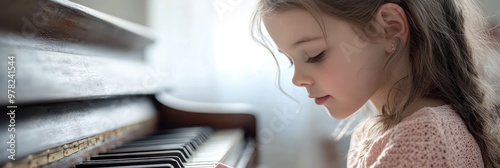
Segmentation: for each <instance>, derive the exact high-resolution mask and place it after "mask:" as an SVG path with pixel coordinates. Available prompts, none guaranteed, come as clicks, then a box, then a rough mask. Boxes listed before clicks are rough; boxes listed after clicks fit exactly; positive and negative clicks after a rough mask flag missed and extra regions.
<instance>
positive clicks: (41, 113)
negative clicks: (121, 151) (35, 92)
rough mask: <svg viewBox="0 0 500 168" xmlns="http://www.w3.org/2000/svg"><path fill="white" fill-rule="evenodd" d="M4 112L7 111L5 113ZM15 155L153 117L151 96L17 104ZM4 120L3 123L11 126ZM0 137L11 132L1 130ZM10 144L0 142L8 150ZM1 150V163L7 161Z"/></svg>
mask: <svg viewBox="0 0 500 168" xmlns="http://www.w3.org/2000/svg"><path fill="white" fill-rule="evenodd" d="M4 115H5V114H4ZM15 117H16V118H15V119H16V124H17V125H16V132H15V136H16V158H17V159H22V158H24V157H26V156H28V155H30V154H36V153H39V152H43V151H45V150H47V149H50V148H54V147H58V146H62V145H64V144H66V143H69V142H73V141H77V140H81V139H84V138H86V137H90V136H93V135H96V134H99V133H102V132H106V131H109V130H113V129H117V128H120V127H125V126H128V125H132V124H136V123H140V122H144V121H148V120H151V119H153V118H155V117H156V109H155V108H154V105H153V103H152V101H151V100H150V98H149V97H123V98H114V99H106V100H88V101H76V102H68V103H57V104H47V105H31V106H22V107H18V108H17V110H16V116H15ZM7 122H9V121H8V120H1V121H0V124H1V125H8V123H7ZM0 131H1V133H0V139H3V140H7V136H9V135H10V133H8V132H7V129H1V130H0ZM7 145H8V144H7V143H0V148H1V149H4V150H5V149H7V148H8V146H7ZM7 154H8V153H7V152H0V165H1V164H3V163H5V162H6V161H7Z"/></svg>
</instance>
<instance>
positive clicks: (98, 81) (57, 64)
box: [0, 0, 168, 105]
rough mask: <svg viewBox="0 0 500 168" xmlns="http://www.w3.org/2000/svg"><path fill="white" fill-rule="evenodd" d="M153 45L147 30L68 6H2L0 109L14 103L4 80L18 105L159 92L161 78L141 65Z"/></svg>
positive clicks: (57, 1)
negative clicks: (12, 86) (11, 88)
mask: <svg viewBox="0 0 500 168" xmlns="http://www.w3.org/2000/svg"><path fill="white" fill-rule="evenodd" d="M152 43H153V39H152V35H151V32H150V31H149V29H148V28H146V27H143V26H140V25H137V24H134V23H130V22H127V21H125V20H122V19H119V18H115V17H113V16H110V15H107V14H104V13H101V12H98V11H95V10H93V9H90V8H87V7H84V6H81V5H78V4H76V3H73V2H71V1H65V0H40V1H39V0H5V1H2V2H0V59H1V60H0V63H2V64H0V81H2V82H0V88H2V89H0V94H2V95H4V96H0V105H5V104H14V103H10V102H9V101H10V99H9V98H8V97H7V95H8V94H7V88H8V82H7V81H8V80H15V82H14V81H12V82H11V83H9V84H13V83H15V89H13V91H15V104H17V105H19V104H33V103H49V102H60V101H72V100H86V99H95V98H107V97H111V96H120V95H144V94H153V93H156V92H158V91H160V90H165V89H167V87H168V86H163V85H164V84H163V83H166V82H164V81H166V80H168V79H165V77H162V75H161V74H160V73H159V72H157V71H156V70H155V69H154V68H153V67H151V66H149V65H148V64H147V63H146V61H145V59H144V53H145V49H146V47H147V46H148V45H150V44H152ZM9 57H10V58H14V61H12V62H15V63H13V65H8V64H7V62H9V61H10V60H9ZM7 66H9V67H13V68H15V70H14V71H12V70H8V67H7ZM11 69H12V68H11ZM9 74H10V75H11V76H9ZM12 76H14V78H11V77H12ZM163 76H164V75H163Z"/></svg>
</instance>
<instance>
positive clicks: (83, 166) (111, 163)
mask: <svg viewBox="0 0 500 168" xmlns="http://www.w3.org/2000/svg"><path fill="white" fill-rule="evenodd" d="M157 164H171V165H172V166H173V167H174V168H182V167H183V166H182V164H181V163H179V162H178V161H177V160H175V159H174V158H150V159H130V160H123V159H119V160H98V161H92V160H90V161H82V162H80V163H79V164H78V165H76V168H95V167H116V166H119V167H121V166H147V165H157Z"/></svg>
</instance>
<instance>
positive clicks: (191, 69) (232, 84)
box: [72, 0, 500, 168]
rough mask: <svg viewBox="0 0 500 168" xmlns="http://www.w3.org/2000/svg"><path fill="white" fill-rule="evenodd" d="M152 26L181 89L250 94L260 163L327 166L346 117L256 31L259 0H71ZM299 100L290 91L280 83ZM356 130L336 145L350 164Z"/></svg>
mask: <svg viewBox="0 0 500 168" xmlns="http://www.w3.org/2000/svg"><path fill="white" fill-rule="evenodd" d="M72 1H74V2H76V3H79V4H81V5H84V6H87V7H90V8H93V9H95V10H98V11H101V12H104V13H107V14H110V15H113V16H116V17H119V18H122V19H125V20H128V21H131V22H135V23H137V24H140V25H143V26H146V27H149V28H151V30H152V31H153V33H154V34H155V40H156V42H155V44H154V45H153V46H151V47H150V48H149V50H148V52H147V60H148V62H149V63H150V64H151V65H152V66H153V67H154V68H153V69H154V73H155V76H156V77H157V78H162V79H168V80H167V81H168V82H167V83H165V84H164V85H169V86H171V88H172V89H173V94H174V95H175V96H177V97H180V98H184V99H188V100H195V101H204V102H229V103H231V102H243V103H249V104H252V105H255V106H256V107H257V108H258V110H259V113H258V114H257V117H258V135H259V136H260V139H259V145H260V161H261V165H260V166H259V167H260V168H268V167H290V168H293V167H322V164H323V163H322V162H321V161H320V158H321V156H322V153H321V152H322V151H321V149H322V148H324V147H322V146H320V144H321V143H320V142H321V141H322V140H324V139H325V138H326V137H328V136H329V135H330V134H331V133H332V132H334V130H335V128H336V126H338V125H339V122H340V121H338V120H335V119H332V118H331V117H330V116H329V115H328V113H327V112H326V111H325V109H323V108H322V107H319V106H317V105H315V104H314V102H313V101H312V100H311V99H309V98H307V93H306V92H305V90H304V89H302V88H297V87H295V86H293V84H292V83H291V77H292V74H293V68H289V63H288V60H286V58H285V57H278V63H279V64H280V65H281V66H280V67H281V68H280V69H278V67H277V66H276V63H275V61H274V59H273V58H272V56H271V55H270V54H269V53H268V52H267V51H266V50H264V48H262V47H260V46H258V45H257V44H256V43H254V42H253V41H252V39H251V37H250V33H249V23H250V16H251V14H252V12H253V9H254V6H255V3H256V0H245V1H244V0H105V1H103V0H72ZM481 3H482V6H481V7H482V8H483V10H484V11H485V13H486V14H487V15H488V16H489V20H490V23H491V25H497V24H499V23H500V14H499V13H500V9H499V6H500V0H481ZM497 34H498V31H497ZM277 70H279V71H280V72H281V77H280V79H281V86H282V88H283V90H284V91H285V92H287V93H289V94H290V95H291V96H292V97H294V98H295V99H296V100H297V101H298V104H297V103H296V102H294V100H292V99H290V98H288V97H286V96H285V95H284V94H283V93H282V92H281V91H280V90H279V89H278V87H277V86H278V85H277V84H278V83H277V72H278V71H277ZM349 139H350V136H348V135H346V136H344V137H343V138H341V139H340V140H338V141H337V142H335V143H334V145H333V147H332V148H331V149H329V150H330V151H334V152H335V154H336V155H335V156H336V157H335V158H336V160H335V162H336V164H337V166H338V167H345V164H346V154H347V150H348V147H349Z"/></svg>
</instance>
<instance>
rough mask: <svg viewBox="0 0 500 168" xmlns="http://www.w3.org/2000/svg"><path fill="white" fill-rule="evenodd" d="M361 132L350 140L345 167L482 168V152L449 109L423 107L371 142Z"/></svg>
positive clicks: (356, 131) (358, 131)
mask: <svg viewBox="0 0 500 168" xmlns="http://www.w3.org/2000/svg"><path fill="white" fill-rule="evenodd" d="M372 141H373V142H372V143H373V145H371V146H370V147H369V148H368V151H367V153H365V155H364V156H363V157H357V155H358V154H359V153H360V150H362V149H363V148H365V147H366V146H367V145H369V144H371V143H370V142H371V141H370V140H366V139H363V137H362V135H361V130H360V128H358V129H356V130H355V131H354V133H353V135H352V138H351V145H350V150H349V153H348V160H347V167H348V168H352V167H356V168H358V167H370V168H385V167H387V168H394V167H416V168H427V167H450V168H461V167H466V168H475V167H484V165H483V160H482V157H481V150H480V148H479V146H478V144H477V143H476V141H475V140H474V138H473V136H472V135H471V134H470V132H469V131H468V130H467V127H466V126H465V124H464V121H463V120H462V119H461V118H460V117H459V116H458V114H457V113H455V111H454V110H453V109H452V108H451V106H449V105H443V106H438V107H424V108H422V109H420V110H418V111H416V112H415V113H413V114H412V115H410V116H408V117H407V118H405V119H403V121H401V122H400V123H399V124H397V125H396V126H394V127H393V128H391V129H389V130H388V131H387V132H385V133H383V134H382V135H381V136H379V137H377V138H374V139H373V140H372Z"/></svg>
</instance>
